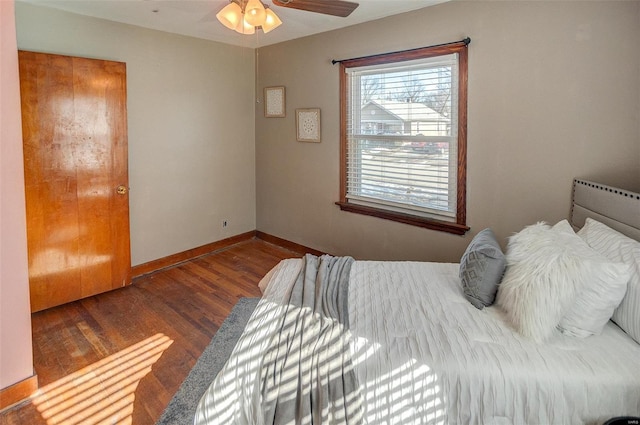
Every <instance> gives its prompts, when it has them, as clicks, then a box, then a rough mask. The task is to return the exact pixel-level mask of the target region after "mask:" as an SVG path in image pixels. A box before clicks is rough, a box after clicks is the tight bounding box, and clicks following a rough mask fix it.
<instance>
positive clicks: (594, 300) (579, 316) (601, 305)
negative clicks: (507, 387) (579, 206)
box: [553, 220, 631, 338]
mask: <svg viewBox="0 0 640 425" xmlns="http://www.w3.org/2000/svg"><path fill="white" fill-rule="evenodd" d="M553 230H554V231H556V232H561V233H563V234H564V235H567V237H568V238H571V243H572V249H573V253H574V254H576V255H579V256H581V257H582V259H583V260H585V261H592V262H593V264H594V265H595V266H596V267H597V265H598V264H600V267H601V269H600V271H601V273H596V274H595V275H594V276H590V279H588V280H587V282H586V284H585V285H584V287H583V290H582V291H581V292H579V293H578V294H577V297H576V299H575V301H574V302H573V305H572V306H571V307H570V308H569V310H568V311H567V313H566V314H565V315H564V317H563V318H562V320H561V321H560V323H559V324H558V329H560V330H561V331H562V333H564V334H567V335H571V336H575V337H580V338H585V337H588V336H590V335H599V334H600V333H602V329H603V328H604V326H605V325H606V324H607V322H608V321H609V319H610V318H611V316H612V315H613V311H614V310H615V309H616V307H618V305H620V301H622V298H623V297H624V294H625V293H626V291H627V282H628V281H629V277H630V276H631V269H630V267H629V266H628V265H626V264H624V263H615V262H612V261H609V259H607V258H606V257H605V256H603V255H601V254H599V253H598V252H596V251H595V250H594V249H593V248H591V247H589V245H587V243H586V242H585V241H583V240H582V238H580V237H579V236H578V235H576V234H575V233H574V231H573V228H572V227H571V225H570V224H569V222H568V221H567V220H563V221H561V222H559V223H558V224H556V225H555V226H553Z"/></svg>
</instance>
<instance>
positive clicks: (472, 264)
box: [460, 229, 507, 310]
mask: <svg viewBox="0 0 640 425" xmlns="http://www.w3.org/2000/svg"><path fill="white" fill-rule="evenodd" d="M506 267H507V259H506V257H505V255H504V254H503V253H502V250H501V249H500V245H499V244H498V241H497V240H496V235H494V233H493V231H492V230H491V229H484V230H483V231H481V232H480V233H478V234H477V235H476V236H475V237H474V238H473V240H472V241H471V243H470V244H469V246H468V247H467V249H466V251H465V252H464V254H463V255H462V258H461V259H460V280H462V288H463V289H464V295H465V297H466V298H467V300H469V302H470V303H471V304H473V305H474V306H475V307H476V308H479V309H480V310H482V309H483V308H484V307H486V306H490V305H491V304H493V302H494V300H495V298H496V292H497V291H498V285H500V281H501V280H502V276H503V275H504V271H505V269H506Z"/></svg>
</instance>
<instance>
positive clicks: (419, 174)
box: [337, 39, 469, 234]
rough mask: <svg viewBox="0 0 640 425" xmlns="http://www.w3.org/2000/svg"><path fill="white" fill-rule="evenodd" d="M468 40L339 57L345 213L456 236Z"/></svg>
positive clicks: (461, 216)
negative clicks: (382, 52) (382, 53)
mask: <svg viewBox="0 0 640 425" xmlns="http://www.w3.org/2000/svg"><path fill="white" fill-rule="evenodd" d="M468 44H469V39H466V40H463V41H460V42H456V43H449V44H445V45H440V46H434V47H425V48H420V49H414V50H408V51H404V52H397V53H389V54H384V55H377V56H369V57H365V58H357V59H349V60H345V61H341V62H340V121H341V131H340V134H341V143H340V149H341V167H340V201H339V202H337V204H338V205H339V206H340V208H342V209H343V210H345V211H350V212H355V213H360V214H366V215H372V216H376V217H381V218H385V219H389V220H395V221H400V222H403V223H407V224H412V225H416V226H421V227H426V228H430V229H436V230H442V231H446V232H450V233H455V234H464V233H465V232H466V231H467V230H468V229H469V228H468V227H467V226H466V205H465V204H466V128H467V123H466V116H467V113H466V110H467V105H466V104H467V45H468Z"/></svg>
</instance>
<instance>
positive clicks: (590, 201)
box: [570, 179, 640, 241]
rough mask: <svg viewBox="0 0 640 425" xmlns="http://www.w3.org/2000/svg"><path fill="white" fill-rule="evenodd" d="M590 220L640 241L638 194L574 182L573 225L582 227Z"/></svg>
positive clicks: (599, 185)
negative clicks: (588, 218)
mask: <svg viewBox="0 0 640 425" xmlns="http://www.w3.org/2000/svg"><path fill="white" fill-rule="evenodd" d="M587 217H591V218H593V219H594V220H598V221H599V222H601V223H603V224H606V225H607V226H609V227H611V228H612V229H615V230H617V231H618V232H620V233H623V234H625V235H627V236H629V237H631V238H633V239H635V240H637V241H640V194H639V193H635V192H630V191H628V190H622V189H618V188H615V187H611V186H606V185H604V184H600V183H594V182H590V181H586V180H580V179H575V180H574V181H573V202H572V204H571V218H570V222H571V225H572V226H573V227H574V228H576V229H578V228H581V227H582V226H584V222H585V220H586V218H587Z"/></svg>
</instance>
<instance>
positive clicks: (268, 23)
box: [262, 8, 282, 34]
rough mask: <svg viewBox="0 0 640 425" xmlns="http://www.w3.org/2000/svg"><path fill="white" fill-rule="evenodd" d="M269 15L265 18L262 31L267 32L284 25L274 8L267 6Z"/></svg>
mask: <svg viewBox="0 0 640 425" xmlns="http://www.w3.org/2000/svg"><path fill="white" fill-rule="evenodd" d="M266 14H267V17H266V18H265V20H264V24H262V31H263V32H264V33H265V34H266V33H268V32H269V31H271V30H272V29H275V28H277V27H279V26H280V25H282V21H281V20H280V18H278V15H276V14H275V12H274V11H273V10H271V9H270V8H267V10H266Z"/></svg>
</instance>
